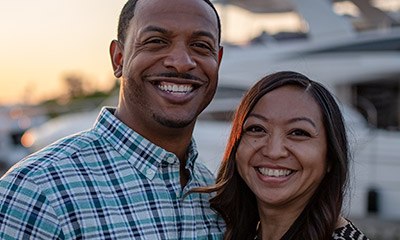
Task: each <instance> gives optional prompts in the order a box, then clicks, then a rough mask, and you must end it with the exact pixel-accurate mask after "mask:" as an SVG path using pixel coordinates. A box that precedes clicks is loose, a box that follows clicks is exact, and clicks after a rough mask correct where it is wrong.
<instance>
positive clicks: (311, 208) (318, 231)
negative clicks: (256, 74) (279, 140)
mask: <svg viewBox="0 0 400 240" xmlns="http://www.w3.org/2000/svg"><path fill="white" fill-rule="evenodd" d="M288 85H291V86H297V87H300V88H302V89H304V91H305V92H307V93H308V94H310V96H312V97H313V99H314V100H315V101H316V102H317V104H318V105H319V106H320V108H321V111H322V115H323V124H324V127H325V130H326V133H327V137H326V138H327V144H328V146H327V150H328V151H327V161H328V162H327V166H329V171H328V172H327V173H326V175H325V177H324V178H323V179H322V182H321V183H320V185H319V187H318V188H317V189H316V191H315V193H314V194H313V196H312V197H311V199H310V201H309V203H308V205H307V206H306V207H305V208H304V210H303V212H302V213H301V215H300V216H299V218H298V219H297V220H296V221H295V223H294V224H293V225H292V226H291V228H290V229H289V230H288V231H287V233H286V234H285V239H315V240H324V239H331V237H332V234H333V231H334V230H335V226H336V223H337V220H338V218H339V216H340V212H341V209H342V202H343V196H344V193H345V190H346V188H347V181H348V159H349V154H348V142H347V137H346V131H345V125H344V120H343V117H342V114H341V112H340V109H339V107H338V105H337V103H336V101H335V99H334V97H333V96H332V94H331V93H330V92H329V91H328V90H327V89H326V88H325V87H324V86H322V85H321V84H319V83H317V82H315V81H312V80H310V79H308V78H307V77H306V76H304V75H302V74H300V73H296V72H289V71H286V72H277V73H274V74H271V75H268V76H266V77H264V78H263V79H261V80H260V81H259V82H257V83H256V84H255V85H254V86H253V87H252V88H251V89H250V90H249V91H248V92H247V93H246V95H245V96H244V98H243V100H242V102H241V104H240V105H239V107H238V109H237V111H236V114H235V116H234V119H233V124H232V126H233V127H232V131H231V134H230V137H229V139H228V143H227V147H226V150H225V154H224V157H223V161H222V163H221V166H220V169H219V172H218V176H217V181H216V185H215V186H212V187H208V188H203V189H200V190H198V191H200V192H216V195H215V197H213V198H212V199H211V200H210V204H211V207H212V208H214V209H215V210H216V211H217V212H219V213H220V214H221V216H222V217H223V218H224V220H225V222H226V224H227V230H226V233H225V239H240V240H242V239H254V236H255V235H256V228H257V223H258V221H259V215H258V209H257V202H256V198H255V195H254V193H253V192H252V191H251V190H250V189H249V187H248V186H247V185H246V183H245V182H244V181H243V179H242V178H241V176H240V175H239V173H238V171H237V166H236V161H235V155H236V151H237V148H238V146H239V143H240V139H241V136H242V126H243V123H244V121H245V120H246V118H247V116H248V114H249V113H250V112H251V111H252V109H253V108H254V106H255V104H256V103H257V102H258V101H259V99H260V98H261V97H263V96H264V95H265V94H267V93H268V92H271V91H272V90H274V89H277V88H279V87H282V86H288Z"/></svg>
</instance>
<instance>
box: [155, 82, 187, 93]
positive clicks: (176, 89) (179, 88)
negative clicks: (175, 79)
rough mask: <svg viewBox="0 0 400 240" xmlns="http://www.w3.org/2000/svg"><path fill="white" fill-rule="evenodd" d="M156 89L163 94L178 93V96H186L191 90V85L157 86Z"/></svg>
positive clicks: (170, 84)
mask: <svg viewBox="0 0 400 240" xmlns="http://www.w3.org/2000/svg"><path fill="white" fill-rule="evenodd" d="M158 88H159V89H160V90H161V91H165V92H170V93H178V94H186V93H189V92H191V91H192V90H193V86H192V85H187V84H172V83H169V84H163V83H161V84H159V85H158Z"/></svg>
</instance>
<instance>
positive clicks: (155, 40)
mask: <svg viewBox="0 0 400 240" xmlns="http://www.w3.org/2000/svg"><path fill="white" fill-rule="evenodd" d="M165 43H166V41H165V40H163V39H161V38H152V39H148V40H146V41H145V44H165Z"/></svg>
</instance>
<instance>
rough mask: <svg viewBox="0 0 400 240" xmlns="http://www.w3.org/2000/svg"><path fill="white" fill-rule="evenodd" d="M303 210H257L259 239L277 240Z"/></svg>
mask: <svg viewBox="0 0 400 240" xmlns="http://www.w3.org/2000/svg"><path fill="white" fill-rule="evenodd" d="M302 210H303V209H299V208H295V209H290V208H280V209H271V208H270V209H265V208H264V209H263V210H262V209H259V212H260V226H259V229H258V230H259V233H261V234H260V235H259V236H262V237H261V238H259V239H262V240H279V239H281V238H282V236H283V235H284V234H285V233H286V231H287V230H288V229H289V228H290V226H291V225H292V224H293V223H294V221H295V220H296V219H297V217H298V216H299V215H300V214H301V212H302Z"/></svg>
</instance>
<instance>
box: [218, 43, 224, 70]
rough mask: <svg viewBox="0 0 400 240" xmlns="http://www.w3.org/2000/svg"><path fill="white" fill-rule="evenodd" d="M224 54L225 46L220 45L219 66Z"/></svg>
mask: <svg viewBox="0 0 400 240" xmlns="http://www.w3.org/2000/svg"><path fill="white" fill-rule="evenodd" d="M222 55H224V47H223V46H220V47H219V50H218V66H219V65H221V61H222Z"/></svg>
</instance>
